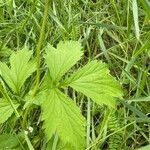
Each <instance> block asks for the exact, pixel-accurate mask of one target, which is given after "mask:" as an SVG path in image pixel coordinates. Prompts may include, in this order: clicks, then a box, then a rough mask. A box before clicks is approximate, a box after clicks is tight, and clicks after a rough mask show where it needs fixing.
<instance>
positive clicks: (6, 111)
mask: <svg viewBox="0 0 150 150" xmlns="http://www.w3.org/2000/svg"><path fill="white" fill-rule="evenodd" d="M18 106H19V104H17V103H16V104H14V107H15V108H16V109H17V108H18ZM13 112H14V110H13V108H12V106H11V105H10V103H9V102H8V101H7V100H5V99H0V124H1V123H4V122H5V121H7V119H8V118H9V117H10V116H11V115H12V114H13Z"/></svg>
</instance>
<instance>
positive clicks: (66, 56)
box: [45, 41, 83, 83]
mask: <svg viewBox="0 0 150 150" xmlns="http://www.w3.org/2000/svg"><path fill="white" fill-rule="evenodd" d="M81 49H82V47H81V44H80V43H79V42H76V41H65V42H59V44H58V45H57V48H56V49H55V48H54V47H52V46H51V45H48V47H47V51H46V55H45V59H46V64H47V65H48V68H49V72H50V76H51V78H52V80H53V82H55V83H57V82H58V81H59V80H60V79H61V77H62V76H63V75H64V74H65V73H66V72H67V71H68V70H69V69H70V68H71V67H72V66H74V65H75V64H76V63H77V61H78V60H80V59H81V56H82V55H83V52H82V51H81Z"/></svg>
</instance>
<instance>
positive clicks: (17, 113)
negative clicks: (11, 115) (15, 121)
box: [0, 84, 20, 118]
mask: <svg viewBox="0 0 150 150" xmlns="http://www.w3.org/2000/svg"><path fill="white" fill-rule="evenodd" d="M0 92H1V93H2V95H3V97H4V98H5V99H6V100H7V101H8V102H9V103H10V105H11V107H12V109H13V110H14V112H15V115H16V117H17V118H19V117H20V114H19V112H18V111H17V109H16V108H15V106H14V104H13V102H12V100H11V99H10V97H9V95H8V94H7V92H6V91H5V89H4V88H3V87H2V85H1V84H0Z"/></svg>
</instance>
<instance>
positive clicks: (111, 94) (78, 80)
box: [64, 61, 122, 107]
mask: <svg viewBox="0 0 150 150" xmlns="http://www.w3.org/2000/svg"><path fill="white" fill-rule="evenodd" d="M64 85H69V86H70V87H72V88H74V89H75V90H77V91H79V92H81V93H83V94H85V95H86V96H87V97H90V98H91V99H92V100H93V101H95V102H96V103H98V104H106V105H108V106H112V107H115V103H116V101H115V99H114V98H115V97H119V98H121V96H122V91H121V89H120V86H119V84H118V83H117V81H116V80H115V79H114V78H113V77H112V76H111V75H110V74H109V70H108V68H107V66H106V64H104V63H102V62H97V61H91V62H89V63H88V64H87V65H85V66H84V67H83V68H81V69H79V70H78V71H77V72H75V73H74V74H73V75H72V76H71V77H70V78H68V79H66V80H65V81H64Z"/></svg>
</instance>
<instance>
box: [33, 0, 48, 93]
mask: <svg viewBox="0 0 150 150" xmlns="http://www.w3.org/2000/svg"><path fill="white" fill-rule="evenodd" d="M50 1H51V0H46V2H45V10H44V17H43V21H42V27H41V31H40V37H39V41H38V43H37V47H36V57H37V76H36V85H35V89H34V94H36V92H37V90H38V88H39V83H40V61H41V56H40V50H41V48H42V42H43V40H44V35H45V28H46V23H47V17H48V10H49V5H50Z"/></svg>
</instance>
